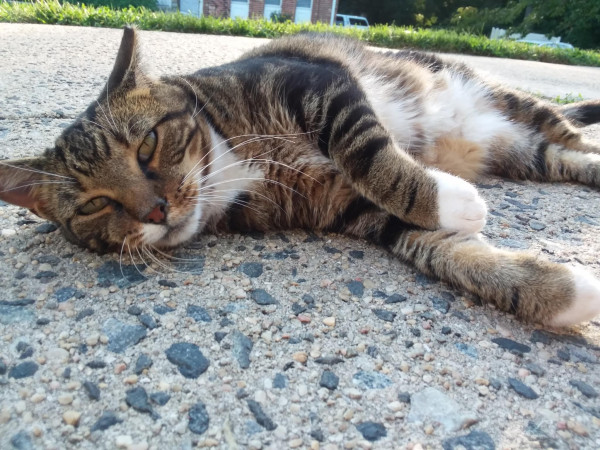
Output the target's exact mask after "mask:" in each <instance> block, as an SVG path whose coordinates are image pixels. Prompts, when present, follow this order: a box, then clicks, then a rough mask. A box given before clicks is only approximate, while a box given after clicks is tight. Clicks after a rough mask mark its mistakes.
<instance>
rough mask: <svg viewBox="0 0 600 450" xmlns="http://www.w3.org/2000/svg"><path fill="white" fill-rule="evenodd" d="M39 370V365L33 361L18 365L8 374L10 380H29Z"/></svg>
mask: <svg viewBox="0 0 600 450" xmlns="http://www.w3.org/2000/svg"><path fill="white" fill-rule="evenodd" d="M37 370H38V365H37V364H36V363H34V362H33V361H25V362H22V363H21V364H17V365H16V366H14V367H13V368H11V369H10V370H9V372H8V376H9V378H16V379H19V378H27V377H32V376H33V375H34V374H35V373H36V372H37Z"/></svg>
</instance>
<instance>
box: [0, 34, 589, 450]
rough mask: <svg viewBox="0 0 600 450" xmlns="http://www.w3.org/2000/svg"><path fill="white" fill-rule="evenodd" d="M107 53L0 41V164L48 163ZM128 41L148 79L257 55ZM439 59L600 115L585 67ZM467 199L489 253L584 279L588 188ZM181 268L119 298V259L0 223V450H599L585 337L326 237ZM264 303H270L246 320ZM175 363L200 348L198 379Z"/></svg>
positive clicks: (189, 38) (209, 45) (43, 40)
mask: <svg viewBox="0 0 600 450" xmlns="http://www.w3.org/2000/svg"><path fill="white" fill-rule="evenodd" d="M120 36H121V31H120V30H111V29H98V28H75V27H63V26H43V25H15V24H0V43H1V44H0V157H17V156H25V155H32V154H34V153H37V152H39V151H41V150H42V149H43V148H45V147H47V146H51V145H52V143H53V140H54V138H55V137H56V136H57V135H58V134H59V133H60V131H61V130H62V129H63V128H64V127H65V126H67V125H68V124H69V123H70V121H71V120H72V119H73V118H74V117H76V115H77V114H78V113H79V112H81V111H82V110H83V109H84V108H85V107H86V106H87V105H88V104H89V102H91V101H93V100H94V99H95V98H96V96H97V95H98V93H99V92H100V90H101V88H102V86H103V84H104V83H105V80H106V78H107V76H108V74H109V72H110V69H111V67H112V63H113V59H114V57H115V55H116V51H117V48H118V45H119V41H120ZM141 38H142V50H143V51H144V63H145V64H146V65H147V66H148V68H149V69H150V70H151V71H153V72H154V73H156V74H159V73H187V72H191V71H194V70H196V69H199V68H201V67H206V66H210V65H215V64H220V63H223V62H226V61H230V60H232V59H234V58H235V57H237V56H239V55H240V54H241V53H243V52H244V51H245V50H247V49H249V48H252V47H254V46H256V45H260V44H261V43H262V42H263V41H264V40H260V39H247V38H234V37H227V36H205V35H191V34H176V33H162V32H145V31H144V32H141ZM453 57H456V58H460V59H462V60H464V61H466V62H468V63H469V64H470V65H471V66H472V67H474V68H476V70H478V71H480V72H482V73H483V72H485V73H487V74H488V75H489V76H490V77H492V78H494V79H496V80H498V81H502V82H504V83H506V84H508V85H510V86H512V87H515V88H519V89H524V90H527V91H530V92H534V93H539V94H542V95H545V96H548V97H554V96H558V95H560V96H561V97H564V96H565V95H567V94H571V95H578V94H581V95H582V96H583V97H584V98H586V99H587V98H600V83H599V81H598V80H600V69H597V68H586V67H570V66H560V65H553V64H543V63H534V62H524V61H512V60H501V59H492V58H477V57H466V56H458V55H454V56H453ZM586 134H588V135H589V136H590V137H591V138H593V139H596V140H600V127H598V126H596V127H591V128H589V129H588V130H586ZM479 188H480V191H481V193H482V195H483V197H484V198H485V199H486V201H487V202H488V205H489V210H490V216H489V221H488V225H487V226H486V228H485V230H484V235H485V237H486V238H487V239H488V240H489V241H491V242H492V243H494V244H496V245H498V246H503V247H508V248H511V249H514V250H519V249H528V250H529V251H530V252H533V253H534V254H537V255H539V256H540V257H543V258H548V259H551V260H553V261H557V262H563V263H567V264H572V265H583V266H586V267H587V268H588V270H590V271H591V272H593V273H595V274H596V276H600V262H599V260H598V257H597V254H598V249H600V232H599V228H600V214H599V213H598V211H599V210H600V194H599V193H598V192H597V191H596V190H594V189H591V188H584V187H581V186H577V185H568V184H563V185H549V184H545V185H540V184H536V183H514V182H508V181H505V180H500V179H495V178H490V179H486V180H483V181H482V183H481V184H480V185H479ZM185 257H186V258H193V259H194V260H195V261H196V265H197V271H198V272H201V273H199V274H197V275H190V274H189V273H178V272H175V271H170V270H165V269H164V268H162V267H161V266H160V265H159V264H157V263H153V264H149V265H150V267H149V268H147V269H146V270H144V275H145V277H146V278H144V277H141V276H138V275H139V274H138V273H137V271H136V269H135V267H133V266H132V265H131V261H130V259H129V258H128V255H125V257H124V259H123V261H122V263H123V264H124V272H125V273H126V274H127V275H128V276H129V279H130V280H131V282H128V283H125V284H123V280H122V278H121V275H120V274H119V270H118V264H119V258H118V256H116V255H103V256H99V255H96V254H91V253H88V252H86V251H83V250H81V249H79V248H77V247H74V246H72V245H71V244H68V243H67V242H66V241H65V239H64V238H63V237H62V236H60V235H59V234H58V233H57V232H55V231H54V232H53V231H52V228H49V227H48V226H47V224H44V223H43V222H41V221H40V220H39V219H38V218H36V217H35V216H33V215H31V214H29V213H27V212H24V211H21V210H19V209H18V208H15V207H12V206H7V205H0V267H1V268H2V269H1V270H0V300H2V303H0V342H1V343H2V345H0V448H2V449H4V448H11V447H12V448H17V449H25V448H47V449H63V448H77V449H88V448H89V449H94V450H95V449H113V448H127V449H132V450H133V449H140V450H141V449H148V448H149V449H161V450H162V449H171V448H177V449H179V448H181V449H188V448H192V447H194V446H200V447H216V448H227V449H233V448H252V449H260V448H271V449H282V448H313V449H317V448H323V449H327V450H337V449H340V450H341V449H345V448H365V449H367V448H375V449H380V448H381V449H396V448H406V449H412V450H418V449H422V448H440V447H441V446H442V443H445V444H444V445H445V446H444V448H456V446H457V445H459V444H461V445H463V447H465V448H475V447H474V446H475V445H476V444H477V445H479V447H476V448H486V449H492V448H507V449H512V448H519V449H522V448H532V447H540V446H541V447H554V448H560V449H567V448H568V449H573V448H581V449H597V448H600V416H599V413H598V406H599V403H598V398H597V397H594V392H596V391H600V375H599V373H600V369H599V364H598V363H599V362H600V347H599V346H600V322H599V321H596V322H592V323H590V324H587V325H584V326H581V327H577V328H575V329H572V330H561V334H560V335H552V334H547V333H545V332H544V331H542V330H540V329H538V328H537V327H535V326H531V325H526V324H522V323H520V322H518V321H516V320H515V319H514V318H513V317H511V316H510V315H508V314H503V313H499V312H497V311H495V310H494V309H493V308H490V307H482V306H477V305H476V303H477V299H475V298H473V297H472V296H468V295H466V296H465V295H463V294H462V293H460V292H457V291H455V290H453V289H452V288H451V287H449V286H447V285H444V284H441V283H437V282H433V281H432V280H428V279H426V278H424V277H423V276H421V275H419V274H417V273H416V272H415V271H414V270H412V269H411V268H408V267H406V266H405V265H403V264H401V263H400V262H398V261H397V260H395V259H394V258H392V257H391V256H390V255H389V254H388V253H387V252H385V251H384V250H382V249H379V248H377V247H374V246H371V245H369V244H367V243H365V242H362V241H355V240H352V239H347V238H344V237H341V236H336V235H318V236H315V235H311V234H307V233H305V232H303V231H297V232H290V233H286V234H276V235H267V236H240V235H227V236H218V237H214V236H207V237H202V238H200V240H199V241H198V242H197V243H196V244H195V245H194V247H193V248H191V249H188V250H187V253H186V256H185ZM163 263H164V262H163ZM245 264H246V265H245ZM248 264H249V265H248ZM115 267H116V269H115ZM261 289H262V290H264V291H266V292H267V293H268V294H270V295H271V296H272V298H274V299H275V301H276V302H277V303H274V304H269V305H264V304H263V305H260V304H257V301H255V300H254V299H253V297H252V295H253V294H252V293H253V292H256V291H258V292H261V291H260V290H261ZM396 294H397V295H396ZM262 295H264V294H262ZM267 298H268V297H267ZM390 299H391V300H390ZM16 300H18V301H19V302H18V303H14V302H15V301H16ZM499 337H502V338H507V339H509V341H506V340H505V341H502V340H500V341H498V339H497V338H499ZM173 344H185V345H186V346H187V347H185V348H187V349H190V348H196V349H197V350H199V351H201V352H202V354H203V355H204V357H206V359H207V360H208V365H207V366H205V367H203V368H204V370H206V371H205V372H203V373H201V374H198V373H197V372H195V370H198V371H200V367H199V366H198V362H199V361H200V362H202V359H201V358H199V357H197V353H194V355H195V356H196V357H195V358H192V359H193V361H191V360H189V359H186V358H188V357H189V356H190V354H187V353H186V352H176V351H175V350H177V349H178V348H179V349H180V348H181V347H177V346H176V347H175V348H174V347H173ZM190 345H191V346H192V347H190ZM193 346H196V347H193ZM173 352H175V353H177V355H173ZM178 358H180V359H179V360H180V361H181V360H183V362H181V364H182V365H183V366H185V364H187V363H189V364H190V365H191V366H190V367H192V366H193V367H192V369H193V370H192V369H189V371H191V372H193V375H194V376H192V377H187V376H184V375H182V373H183V372H182V371H181V370H179V369H178V366H177V365H176V364H175V363H174V362H173V361H176V360H178ZM23 364H25V365H23ZM138 364H141V366H142V367H141V368H140V369H139V371H138V370H137V369H136V365H138ZM203 364H204V362H203V363H202V364H200V366H202V365H203ZM180 367H181V366H180ZM32 368H35V370H33V369H32ZM32 371H33V372H34V373H31V372H32ZM184 372H185V371H184ZM187 373H188V375H189V372H187ZM17 375H18V376H17ZM21 376H22V378H21ZM336 380H337V381H336ZM511 380H512V381H511ZM514 380H518V381H520V382H522V383H524V384H525V385H526V386H528V387H530V388H531V389H533V393H534V394H535V395H534V396H533V397H535V396H538V397H537V398H526V397H524V396H523V394H522V393H521V394H519V393H517V390H515V388H514V387H511V385H512V386H516V385H518V384H515V382H514ZM582 383H583V384H582ZM577 386H578V387H577ZM588 388H589V389H588ZM96 389H97V390H96ZM132 389H134V391H132ZM431 389H435V390H436V391H437V392H435V395H433V396H432V395H431V393H432V391H431ZM590 389H591V390H590ZM584 391H585V393H584ZM521 392H523V391H521ZM96 394H97V395H96ZM146 394H149V395H151V396H152V397H151V398H152V401H150V402H148V401H147V398H146V397H145V395H146ZM528 395H530V397H531V392H529V394H528ZM166 396H170V397H169V398H167V397H166ZM145 398H146V400H144V399H145ZM408 398H410V402H407V400H408ZM161 399H162V400H161ZM165 399H166V400H167V403H166V404H161V402H162V401H164V400H165ZM249 400H251V401H250V402H249ZM253 402H257V403H253ZM200 404H202V405H204V407H201V406H198V405H200ZM256 404H258V405H260V407H261V410H262V413H263V414H261V413H260V411H258V410H257V408H256ZM101 417H104V422H103V423H104V424H105V425H106V424H108V423H109V422H110V423H111V426H110V427H108V428H107V429H105V430H102V429H97V427H98V423H99V422H98V421H99V420H100V418H101ZM111 417H112V419H111ZM267 419H270V422H269V420H267ZM461 427H464V429H461ZM200 431H202V432H200ZM375 438H377V440H373V439H375ZM453 439H459V441H456V440H453Z"/></svg>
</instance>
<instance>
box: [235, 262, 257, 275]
mask: <svg viewBox="0 0 600 450" xmlns="http://www.w3.org/2000/svg"><path fill="white" fill-rule="evenodd" d="M240 272H242V273H243V274H245V275H247V276H249V277H250V278H258V277H260V276H261V275H262V273H263V265H262V264H261V263H259V262H248V263H242V264H240Z"/></svg>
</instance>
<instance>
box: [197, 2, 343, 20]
mask: <svg viewBox="0 0 600 450" xmlns="http://www.w3.org/2000/svg"><path fill="white" fill-rule="evenodd" d="M249 1H250V4H249V7H250V17H251V18H262V17H263V16H264V10H265V0H249ZM339 2H340V0H337V1H336V9H337V6H338V4H339ZM332 3H333V0H313V3H312V18H311V21H312V22H313V23H315V22H324V23H329V22H330V21H331V7H332ZM230 11H231V0H204V6H203V12H202V13H203V14H204V15H205V16H215V17H229V13H230ZM281 13H282V14H286V15H289V16H291V17H292V20H294V15H295V14H296V0H282V2H281Z"/></svg>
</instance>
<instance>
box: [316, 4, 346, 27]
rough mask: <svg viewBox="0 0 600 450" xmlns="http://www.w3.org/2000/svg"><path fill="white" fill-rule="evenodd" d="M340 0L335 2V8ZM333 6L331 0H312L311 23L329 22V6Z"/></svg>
mask: <svg viewBox="0 0 600 450" xmlns="http://www.w3.org/2000/svg"><path fill="white" fill-rule="evenodd" d="M339 2H340V0H337V1H336V2H335V7H336V10H337V7H338V4H339ZM332 6H333V0H313V8H312V20H311V22H312V23H316V22H323V23H331V7H332Z"/></svg>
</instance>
